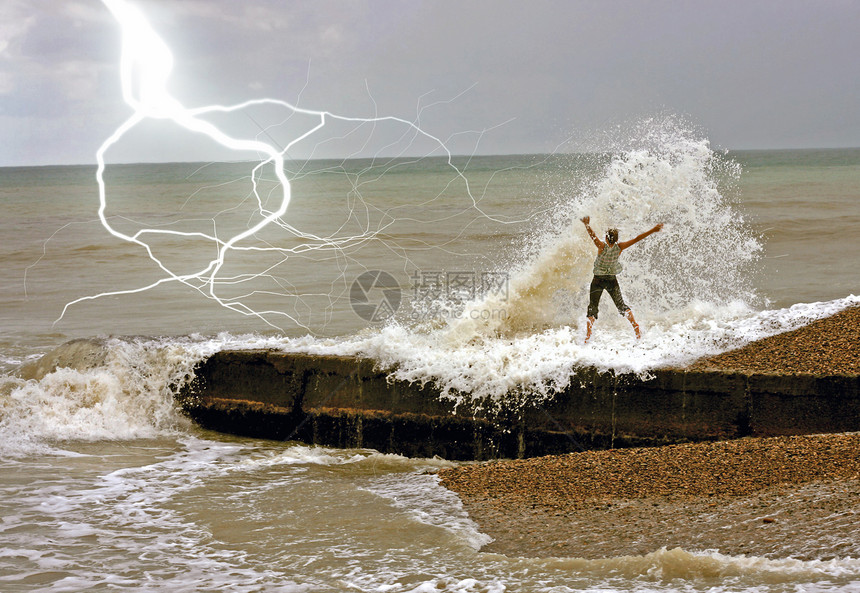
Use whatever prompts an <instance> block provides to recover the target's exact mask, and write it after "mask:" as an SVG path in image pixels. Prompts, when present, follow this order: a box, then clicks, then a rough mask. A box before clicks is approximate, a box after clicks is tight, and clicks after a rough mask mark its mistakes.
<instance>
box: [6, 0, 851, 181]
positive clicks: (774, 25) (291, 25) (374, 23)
mask: <svg viewBox="0 0 860 593" xmlns="http://www.w3.org/2000/svg"><path fill="white" fill-rule="evenodd" d="M136 5H137V6H139V7H140V8H141V10H142V11H143V12H144V13H145V14H146V15H147V17H148V18H149V20H150V23H151V24H152V25H153V27H154V28H155V29H156V30H157V31H158V33H159V34H160V35H161V36H162V38H163V39H164V40H165V41H166V42H167V44H168V45H169V46H170V48H171V49H172V51H173V54H174V60H175V66H174V71H173V75H172V78H171V79H170V89H171V91H172V93H173V95H174V96H175V97H176V98H177V99H179V100H180V101H181V102H182V104H184V105H185V106H187V107H199V106H202V105H206V104H212V103H220V104H231V103H236V102H240V101H244V100H247V99H253V98H260V97H271V98H277V99H282V100H284V101H288V102H290V103H293V104H298V105H299V106H300V107H304V108H307V109H314V110H326V111H330V112H334V113H338V114H342V115H346V116H354V117H369V116H373V115H374V114H377V115H389V116H396V117H402V118H405V119H408V120H414V119H415V118H416V115H417V113H418V110H419V108H421V107H424V108H426V109H424V111H422V112H421V125H422V127H423V128H425V129H426V130H427V131H428V132H429V133H431V134H434V135H437V136H438V137H440V138H446V139H450V144H451V148H452V150H453V151H454V152H459V153H464V152H473V151H477V152H479V153H485V154H510V153H532V152H550V151H553V150H556V149H557V148H560V149H561V150H567V149H571V148H575V147H576V145H577V142H580V141H581V140H582V139H586V138H588V137H590V136H591V135H594V134H597V133H600V132H601V131H602V130H606V129H610V128H612V127H613V126H617V125H619V124H621V125H624V122H627V121H631V120H635V119H638V118H643V117H648V116H650V115H655V114H665V113H667V112H668V113H672V114H677V115H679V116H682V117H684V118H687V119H689V120H690V121H691V122H693V123H694V124H695V125H696V126H697V127H699V128H700V129H701V130H703V132H704V133H705V134H707V136H708V137H709V138H710V140H711V142H712V144H713V146H715V147H719V148H729V149H743V148H800V147H845V146H860V59H858V56H860V34H858V31H860V2H858V1H856V0H815V1H813V0H808V1H802V2H801V1H795V0H774V1H762V0H741V1H719V2H715V1H707V2H697V1H692V0H677V1H675V0H672V1H669V0H667V1H638V2H634V1H632V0H625V1H612V0H593V1H574V0H544V1H541V0H529V1H525V0H516V1H496V0H473V1H469V0H442V1H418V0H402V1H392V0H364V1H346V0H337V1H320V0H313V1H312V2H311V1H309V0H301V1H293V0H289V1H288V0H242V1H236V0H171V1H168V0H163V1H154V0H146V1H143V0H141V1H139V2H136ZM119 49H120V33H119V28H118V26H117V24H116V22H115V21H114V20H113V18H112V16H111V14H110V12H109V11H108V10H107V9H106V8H105V6H104V5H103V4H102V3H101V2H99V1H97V0H87V1H70V0H56V1H51V0H0V129H2V132H3V141H2V143H0V166H8V165H42V164H74V163H94V162H95V151H96V150H97V148H98V146H99V145H100V144H101V143H102V141H103V140H104V139H105V138H106V137H107V136H108V135H109V134H110V133H111V132H112V131H113V130H114V129H115V128H116V126H118V125H119V124H120V123H121V122H122V121H123V120H124V119H126V118H127V117H128V116H129V114H130V109H129V108H128V106H126V105H125V104H124V103H123V102H122V96H121V93H120V81H119V69H118V64H119ZM261 115H262V114H261ZM254 117H255V118H256V117H258V116H256V115H255V116H254ZM276 117H277V116H276ZM248 119H250V118H248ZM502 124H503V125H502ZM480 130H487V132H486V133H484V134H483V135H481V136H479V135H478V134H477V133H475V132H476V131H480ZM146 132H147V133H141V134H140V136H139V137H136V138H132V139H131V140H132V141H129V142H125V143H124V144H123V146H122V147H121V149H120V148H118V149H117V151H116V153H115V154H114V158H115V159H116V160H118V161H125V162H128V161H176V160H181V161H197V160H217V159H219V158H229V156H226V155H225V153H223V152H219V150H218V149H217V147H215V146H211V145H209V144H208V143H206V142H199V141H194V140H193V139H190V138H187V137H186V136H182V135H178V136H172V135H169V134H168V135H161V130H160V129H158V128H157V127H156V128H153V129H152V130H148V131H146ZM568 139H570V141H569V142H565V141H566V140H568ZM326 150H328V148H326V147H321V148H319V149H318V153H317V155H318V156H344V155H334V154H332V155H329V154H326ZM332 150H334V149H333V148H332Z"/></svg>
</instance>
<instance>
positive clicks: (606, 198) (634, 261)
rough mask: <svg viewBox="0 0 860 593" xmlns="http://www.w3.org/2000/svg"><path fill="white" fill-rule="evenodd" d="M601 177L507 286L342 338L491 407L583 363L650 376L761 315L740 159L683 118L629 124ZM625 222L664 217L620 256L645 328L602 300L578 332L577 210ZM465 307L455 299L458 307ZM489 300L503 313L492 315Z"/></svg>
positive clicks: (395, 368) (602, 220) (543, 390)
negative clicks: (594, 318)
mask: <svg viewBox="0 0 860 593" xmlns="http://www.w3.org/2000/svg"><path fill="white" fill-rule="evenodd" d="M613 148H615V151H614V152H613V153H612V154H610V155H608V156H606V155H596V158H598V159H602V160H603V161H604V165H603V166H602V168H601V169H600V170H599V172H598V174H596V175H595V176H594V177H593V178H591V179H588V180H585V181H582V180H580V181H578V182H577V183H576V184H574V186H575V187H577V188H578V190H577V193H576V194H574V195H571V196H568V197H566V199H564V200H563V201H561V202H560V203H559V204H558V206H557V208H556V209H555V212H554V215H553V216H552V217H551V218H550V221H549V222H550V224H549V225H548V226H547V228H543V229H535V230H534V232H533V238H532V240H531V241H530V250H529V251H530V253H533V255H532V256H531V257H522V258H521V263H519V264H518V265H517V266H514V267H512V270H511V272H510V276H509V285H508V287H507V290H506V291H504V292H501V291H496V292H491V293H487V294H485V295H483V296H481V297H479V298H477V299H474V300H471V301H468V302H461V303H459V304H456V303H455V304H452V303H450V302H444V303H436V306H437V307H438V310H445V311H448V312H450V311H451V310H455V311H456V312H457V313H458V314H456V315H445V316H444V317H443V318H441V319H437V320H435V323H425V324H424V325H421V326H414V325H412V326H410V325H408V324H406V323H399V324H398V323H392V324H390V325H388V326H386V327H383V328H381V329H379V330H378V331H375V332H371V333H370V335H364V336H356V337H355V338H352V339H346V340H343V341H340V342H339V343H338V346H339V348H338V350H340V351H341V352H345V353H354V354H361V355H365V356H370V357H372V358H374V359H376V360H377V361H379V362H380V364H381V365H383V366H385V367H387V368H390V369H392V372H393V375H394V376H395V377H397V378H398V379H403V380H408V381H414V382H418V383H422V384H423V383H427V382H432V383H434V384H435V385H436V386H437V387H438V388H439V389H440V391H441V392H442V395H443V397H446V398H450V399H453V400H455V401H456V402H458V403H468V404H470V405H471V406H477V407H489V408H501V407H505V408H517V407H519V406H522V405H525V404H527V403H536V402H540V401H542V400H544V399H546V398H549V397H552V396H553V395H554V394H555V393H556V392H558V391H560V390H563V389H564V388H566V387H567V385H568V384H569V382H570V380H571V376H572V375H574V374H575V371H576V369H577V368H580V367H586V366H590V367H596V368H598V369H599V370H605V371H609V370H611V371H615V372H621V373H625V372H634V373H637V374H639V375H640V376H647V374H648V371H649V370H650V369H652V368H654V367H655V366H660V365H664V364H667V363H673V362H685V361H690V360H692V359H694V358H695V357H697V356H701V355H702V354H706V353H712V352H715V351H719V350H720V349H721V348H725V347H726V345H727V344H728V343H731V342H732V338H731V335H732V332H731V330H730V329H729V328H730V327H731V324H732V323H734V322H736V321H737V320H738V319H743V318H747V317H750V316H753V315H755V306H756V304H757V302H758V299H757V296H756V293H755V291H754V289H753V287H751V286H750V282H749V280H748V277H749V273H750V270H751V269H752V267H753V266H755V264H756V262H757V260H758V258H759V254H760V251H761V245H760V243H759V241H758V240H757V238H756V237H755V236H754V234H753V233H752V231H751V230H750V228H749V226H748V225H747V224H746V223H745V221H744V219H743V216H742V214H741V213H740V212H738V211H737V210H736V209H735V208H734V206H733V204H732V203H731V200H730V199H728V198H727V197H726V196H725V195H724V192H723V191H721V190H722V188H724V187H731V186H732V184H733V183H735V182H736V181H737V177H738V176H739V175H740V168H739V166H738V165H737V164H736V163H734V162H732V161H731V160H728V159H726V158H725V157H722V156H720V155H718V154H716V153H714V151H712V150H711V148H710V144H709V142H708V140H707V139H706V138H703V137H700V136H698V135H696V134H695V133H693V132H691V131H689V129H688V128H686V127H684V126H682V125H680V124H679V122H677V121H676V120H675V119H672V118H666V119H663V120H659V121H649V122H646V123H643V124H641V125H639V126H636V127H634V128H633V131H632V132H631V137H630V138H628V140H627V142H626V149H621V145H620V144H619V146H617V147H613ZM586 215H587V216H590V217H591V223H592V226H593V227H594V228H595V229H598V232H599V233H600V234H602V231H603V230H604V229H606V228H607V227H610V226H612V227H616V228H618V229H619V230H620V238H621V240H622V241H624V240H627V239H631V238H633V237H634V236H636V235H637V234H639V233H641V232H643V231H645V230H647V229H649V228H651V227H652V226H654V225H655V224H656V223H665V227H664V229H663V231H662V232H661V233H658V234H656V235H653V236H651V237H649V238H648V239H646V240H644V241H642V242H641V243H638V244H636V245H635V246H633V247H632V248H630V250H629V251H627V252H625V253H624V254H623V255H622V258H621V261H622V264H623V265H624V271H623V273H622V274H621V275H620V276H619V279H620V282H621V286H622V291H623V293H624V296H625V300H626V301H627V303H628V304H629V305H630V306H631V307H632V308H633V309H634V311H636V313H637V317H638V320H639V323H640V325H641V326H642V329H643V331H644V337H643V339H642V340H640V341H635V339H634V336H633V332H632V330H631V328H630V326H629V324H628V323H627V322H626V320H624V319H623V318H620V317H619V316H618V315H617V313H616V311H615V308H614V307H613V306H612V304H611V303H610V302H609V299H605V300H604V302H603V305H602V308H601V313H600V317H599V320H598V322H597V326H596V328H595V334H596V335H595V338H594V339H593V341H592V343H590V344H589V345H587V346H585V345H583V343H582V338H583V335H582V334H583V326H584V323H583V322H584V319H585V308H586V304H587V299H588V286H589V283H590V281H591V277H592V264H593V261H594V257H595V254H596V248H595V246H594V244H593V243H592V241H591V240H590V239H589V237H588V235H587V234H586V232H585V230H584V228H583V226H582V223H581V222H580V220H579V219H580V218H581V217H583V216H586ZM458 307H459V308H458ZM489 311H492V312H496V311H502V312H503V313H504V314H500V315H488V314H485V313H487V312H489Z"/></svg>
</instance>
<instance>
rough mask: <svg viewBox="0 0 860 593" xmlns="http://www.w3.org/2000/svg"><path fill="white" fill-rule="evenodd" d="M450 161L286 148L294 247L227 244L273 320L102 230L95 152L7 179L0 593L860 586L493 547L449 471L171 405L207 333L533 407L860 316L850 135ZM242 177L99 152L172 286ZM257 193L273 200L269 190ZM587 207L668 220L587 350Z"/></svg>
mask: <svg viewBox="0 0 860 593" xmlns="http://www.w3.org/2000/svg"><path fill="white" fill-rule="evenodd" d="M455 164H456V165H457V166H458V167H459V170H460V171H462V172H463V176H462V177H460V176H458V175H457V174H453V175H452V169H451V168H450V167H449V166H448V163H447V162H446V161H445V159H438V158H435V159H415V160H409V159H403V160H399V161H386V162H384V163H379V162H375V161H370V160H364V161H360V160H354V161H341V162H334V161H312V162H309V163H301V164H291V165H290V166H291V167H292V170H291V174H292V178H293V180H294V182H293V188H292V189H293V199H292V203H291V206H290V210H289V213H288V216H287V217H286V219H287V220H288V221H289V224H290V225H292V226H294V227H295V228H297V229H300V230H301V232H302V233H304V235H303V236H298V235H297V234H296V233H292V234H291V233H282V232H280V231H277V230H273V231H271V232H270V231H265V232H264V233H261V236H260V237H258V240H259V243H257V246H276V247H278V250H276V251H268V250H267V251H263V252H260V253H259V255H260V257H259V258H254V257H249V255H251V254H250V253H241V254H235V255H236V258H235V259H231V260H230V261H228V262H227V266H225V270H224V278H234V279H237V278H242V279H247V278H251V276H253V275H256V276H253V277H252V278H251V281H250V282H249V283H247V284H242V285H238V286H233V285H230V284H228V283H225V284H224V285H223V286H220V287H219V290H221V291H222V292H220V293H219V294H220V295H221V296H222V297H224V298H225V299H233V300H232V301H230V302H242V303H244V304H245V305H247V307H249V308H252V309H253V310H255V311H259V312H263V313H262V314H261V315H259V316H255V315H250V316H249V315H244V314H242V313H241V312H237V311H235V310H230V309H225V308H224V307H223V306H221V305H219V304H218V303H217V302H215V301H213V300H211V299H207V298H206V297H205V294H204V292H201V290H199V288H200V287H199V286H189V285H186V284H182V283H178V282H168V283H161V284H157V283H158V281H159V279H160V278H162V277H163V276H164V273H163V270H162V269H161V268H159V267H158V266H157V265H154V262H153V260H152V259H150V258H149V257H148V255H147V253H146V252H145V251H144V250H142V249H141V248H140V246H138V245H129V244H127V243H125V242H123V241H120V240H118V239H117V238H116V237H114V236H112V235H110V234H108V233H107V232H106V231H105V230H104V228H103V227H102V225H101V224H100V223H99V222H98V220H97V217H96V211H97V208H98V196H97V188H96V185H95V181H94V167H91V166H80V167H39V168H16V169H4V170H2V175H0V200H2V204H3V210H4V216H3V217H2V220H0V235H2V239H3V240H2V247H0V248H2V256H0V257H2V261H3V268H2V274H3V281H2V283H0V302H2V309H0V316H1V317H0V366H2V370H3V376H2V378H0V459H2V461H0V476H2V477H1V478H0V489H2V495H0V506H2V513H0V544H2V545H0V590H2V591H82V590H122V589H128V590H141V591H223V590H230V591H347V590H358V591H441V590H448V591H578V590H591V591H598V590H599V591H692V590H696V591H699V590H708V591H797V590H803V591H825V590H852V587H853V588H854V589H860V561H858V560H857V559H853V558H832V557H831V554H829V553H828V550H824V549H822V550H821V552H820V556H819V557H820V559H818V560H816V559H815V555H814V554H813V555H812V556H811V557H812V559H811V560H810V559H807V560H796V559H793V558H791V557H786V558H760V557H754V556H728V555H724V554H721V553H720V551H719V550H699V549H692V548H691V549H684V548H679V549H655V550H653V551H652V552H651V553H650V554H647V555H644V556H624V557H615V558H604V559H596V560H586V559H579V558H550V557H547V558H519V557H507V556H502V555H498V554H489V553H484V552H481V551H480V550H481V546H483V545H484V544H486V543H487V542H488V541H489V538H488V537H487V536H486V535H484V534H482V533H481V532H480V529H479V528H478V526H477V525H475V524H474V523H473V522H472V521H471V520H470V519H469V517H468V516H467V515H466V514H465V512H464V511H463V508H462V506H461V504H460V502H459V500H458V499H457V497H456V496H455V495H454V494H452V493H450V492H448V491H447V490H445V489H443V488H442V487H441V486H439V484H438V481H437V479H436V478H435V476H434V471H435V470H436V469H438V468H440V467H449V466H451V465H452V463H451V462H448V461H446V460H442V459H408V458H404V457H401V456H397V455H383V454H380V453H378V452H375V451H370V450H335V449H329V448H324V447H309V446H305V445H302V444H298V443H274V442H268V441H257V440H250V439H241V438H234V437H229V436H224V435H218V434H214V433H210V432H204V431H202V430H200V429H199V428H197V427H195V426H193V425H192V424H191V423H190V422H189V421H188V420H187V419H186V418H185V417H183V416H182V414H181V413H180V412H178V410H177V409H176V406H175V404H174V402H173V391H174V389H175V386H176V385H178V384H181V383H182V382H184V381H187V380H188V379H189V377H190V376H191V373H192V372H193V367H194V364H195V363H196V362H197V361H199V360H200V359H202V358H203V357H205V356H207V355H209V354H211V353H212V352H214V351H216V350H218V349H221V348H249V347H251V348H252V347H267V348H279V349H283V350H289V351H308V352H321V353H341V354H360V355H368V356H373V357H374V358H376V359H377V360H380V361H381V363H382V364H384V365H392V366H394V365H396V369H397V370H396V373H397V374H398V376H400V377H401V378H403V379H406V380H412V381H419V382H427V381H429V382H433V383H435V384H436V385H437V386H438V387H439V388H440V390H441V391H443V393H446V394H447V396H448V397H452V398H462V397H464V396H463V393H468V394H470V396H469V397H472V398H474V399H475V402H471V403H479V404H481V405H527V404H528V402H530V401H537V400H541V399H544V398H549V397H552V393H553V392H554V390H556V389H560V388H563V387H564V386H565V385H566V384H567V382H568V381H569V380H570V376H571V374H572V372H573V371H574V369H575V367H577V366H580V365H592V366H597V367H598V368H602V369H615V370H619V371H622V372H634V373H638V374H640V375H641V376H643V377H647V376H648V372H649V370H650V369H653V368H656V367H659V366H664V365H670V364H683V363H685V362H689V361H691V360H694V359H695V358H697V357H699V356H702V355H706V354H712V353H716V352H720V351H723V350H726V349H729V348H732V347H736V346H739V345H742V344H744V343H747V342H749V341H751V340H754V339H757V338H760V337H764V336H767V335H772V334H775V333H779V332H782V331H787V330H790V329H794V328H796V327H799V326H802V325H804V324H807V323H809V322H811V321H812V320H815V319H818V318H821V317H825V316H828V315H831V314H833V313H835V312H838V311H840V310H842V309H844V308H845V307H848V306H854V305H857V304H858V303H860V298H858V297H857V296H856V295H857V287H858V286H860V271H858V270H860V266H858V265H857V263H858V262H857V255H856V253H857V250H856V240H854V239H853V235H852V233H853V232H854V231H855V230H856V228H857V225H858V223H860V199H858V198H860V189H858V188H860V150H804V151H750V152H739V153H735V152H721V151H715V150H713V149H712V148H711V147H710V145H709V144H708V142H707V140H706V139H704V138H701V137H698V136H696V135H695V134H692V133H689V132H687V131H684V130H680V131H679V130H677V129H674V128H670V129H667V128H665V127H661V126H656V127H655V126H652V127H650V128H647V129H646V130H645V131H644V132H640V133H637V134H635V135H634V139H633V141H630V140H629V138H628V139H627V141H625V142H624V143H620V144H619V145H616V146H611V147H609V148H607V149H606V150H603V151H595V152H589V153H583V154H577V155H549V156H547V155H526V156H500V157H472V158H471V159H466V158H462V159H460V160H459V161H457V162H455ZM252 176H253V173H252V166H251V165H249V164H247V163H229V164H166V165H114V166H112V167H109V169H108V188H109V203H108V209H107V215H108V220H110V221H111V224H112V225H113V226H114V228H117V229H121V230H122V231H123V232H128V233H133V232H138V231H140V230H141V229H171V230H181V231H182V232H183V233H188V235H185V236H179V235H164V236H160V235H155V234H153V235H152V236H151V238H152V253H153V254H155V255H156V257H158V259H159V261H160V262H162V263H163V264H164V265H165V266H166V267H168V268H169V269H171V270H174V271H177V272H179V273H187V272H188V270H194V269H198V268H199V266H200V265H201V262H202V263H203V264H205V262H207V261H209V260H210V259H211V258H212V252H213V250H212V246H211V245H210V244H208V242H207V241H198V240H195V239H194V238H193V237H194V236H198V237H199V236H200V235H191V233H199V234H203V233H207V234H212V233H218V234H219V236H229V235H230V233H234V232H236V231H241V229H243V228H247V227H248V225H249V223H250V222H252V221H253V217H254V212H255V209H256V208H257V207H258V206H259V205H261V204H258V203H257V200H256V198H255V197H254V195H253V192H252V191H251V190H250V189H249V188H250V180H251V178H252ZM257 181H258V183H259V186H260V187H261V188H262V191H261V195H263V196H268V198H264V199H263V203H262V205H263V206H264V207H265V206H266V203H265V199H271V200H274V199H275V192H276V189H277V188H276V186H275V185H274V184H272V183H271V180H270V179H269V180H267V179H266V178H262V177H261V178H259V179H257ZM267 183H268V185H266V184H267ZM586 215H588V216H590V217H591V222H592V226H593V227H594V228H595V229H596V230H597V232H598V233H599V234H602V231H603V230H604V228H605V227H607V226H610V225H611V226H615V227H618V228H619V230H620V233H621V240H625V239H629V238H631V237H633V236H635V235H636V234H638V233H640V232H643V231H645V230H647V229H649V228H651V227H652V226H654V225H655V224H657V223H658V222H662V223H664V224H665V226H664V228H663V231H662V232H660V233H657V234H655V235H652V236H650V237H648V238H647V239H645V240H643V241H642V242H641V243H639V244H637V245H635V246H633V247H631V248H630V250H629V251H627V252H625V253H624V255H623V256H622V260H621V261H622V263H623V264H624V266H625V269H624V272H623V273H622V274H621V275H620V276H619V280H620V283H621V286H622V290H623V292H624V296H625V299H626V300H627V302H628V304H629V305H630V306H631V307H632V308H633V310H634V311H635V313H636V316H637V320H638V321H639V323H640V325H641V326H642V330H643V338H642V340H641V341H639V342H636V341H635V339H634V337H633V334H632V329H631V328H630V326H629V324H628V323H627V321H626V320H624V319H623V318H621V317H620V316H618V315H617V313H616V312H615V310H614V307H613V306H612V304H611V302H610V301H609V299H608V298H604V299H603V302H602V303H601V309H600V315H599V319H598V321H597V324H596V325H595V337H594V339H593V342H592V343H590V344H589V345H585V344H583V338H584V316H585V315H584V313H585V305H586V304H587V294H586V292H587V286H588V283H589V281H590V269H591V263H592V261H593V257H594V252H595V248H594V246H593V244H591V243H590V241H589V239H588V237H587V235H586V234H585V230H584V228H583V226H582V223H581V222H579V219H580V218H581V217H582V216H586ZM282 230H283V229H282ZM311 235H313V236H315V237H318V238H320V237H322V238H328V239H327V241H322V242H321V243H315V242H314V240H312V239H309V238H308V237H309V236H311ZM344 237H352V238H355V237H358V238H359V239H360V240H350V241H340V239H342V238H344ZM332 238H334V239H337V240H335V241H333V240H332ZM320 244H324V245H326V246H327V247H326V248H325V249H322V248H308V246H311V247H314V246H316V247H319V245H320ZM378 271H384V272H386V273H388V274H390V275H391V276H392V277H393V278H394V279H395V281H396V283H397V286H396V287H395V288H396V291H397V292H398V295H399V297H400V302H399V305H398V306H397V308H396V311H394V315H393V316H390V317H386V318H385V319H380V320H378V321H368V320H367V319H365V318H363V317H362V316H361V315H360V314H359V313H360V311H361V309H360V308H359V309H356V308H354V307H353V304H354V302H355V294H356V293H354V292H353V291H352V290H353V286H354V283H355V281H356V279H357V278H358V277H359V276H361V274H363V273H365V272H378ZM243 275H244V276H243ZM485 280H492V282H489V283H486V284H482V281H485ZM149 285H155V286H154V288H152V289H151V290H147V291H145V292H137V290H138V289H140V288H142V287H146V286H149ZM388 288H389V289H391V288H392V287H388ZM231 290H232V291H233V292H231ZM100 294H101V295H103V296H101V297H100V298H95V299H90V298H89V297H92V296H95V295H100ZM384 295H385V293H384V292H383V291H382V290H375V289H373V290H370V291H369V294H368V295H367V296H368V297H369V299H371V300H373V299H375V302H379V303H382V302H383V301H384V300H385V296H384ZM79 299H83V300H79ZM73 301H77V302H75V304H73V305H71V306H70V307H68V308H67V309H64V307H65V306H66V304H67V303H70V302H73ZM265 312H271V313H265ZM282 312H287V313H288V316H284V315H281V314H280V313H282ZM80 337H86V338H90V337H96V338H98V341H96V342H94V343H93V344H91V345H90V348H89V350H86V351H87V352H88V353H89V354H87V355H86V356H83V355H81V356H77V357H76V356H75V355H74V352H76V351H73V350H74V349H70V350H69V356H68V357H67V358H66V359H65V360H66V363H65V364H66V367H65V368H59V369H57V370H54V371H52V372H47V371H49V370H50V369H47V370H46V369H41V370H38V369H37V370H34V368H35V367H34V366H33V365H34V363H35V362H36V361H37V360H38V359H39V357H40V356H41V355H43V354H44V353H46V352H49V351H51V350H52V349H54V348H56V347H58V346H60V345H62V344H63V343H65V342H67V341H69V340H71V339H74V338H80ZM802 543H803V542H798V546H797V547H798V548H801V547H803V546H802ZM789 548H790V546H789ZM805 554H806V555H807V556H809V554H808V549H807V550H806V552H805Z"/></svg>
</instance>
